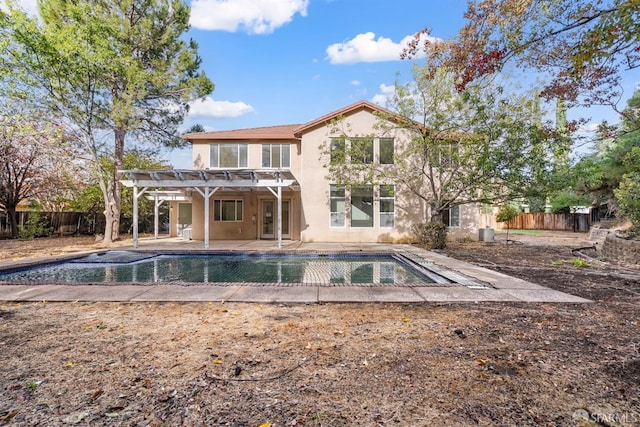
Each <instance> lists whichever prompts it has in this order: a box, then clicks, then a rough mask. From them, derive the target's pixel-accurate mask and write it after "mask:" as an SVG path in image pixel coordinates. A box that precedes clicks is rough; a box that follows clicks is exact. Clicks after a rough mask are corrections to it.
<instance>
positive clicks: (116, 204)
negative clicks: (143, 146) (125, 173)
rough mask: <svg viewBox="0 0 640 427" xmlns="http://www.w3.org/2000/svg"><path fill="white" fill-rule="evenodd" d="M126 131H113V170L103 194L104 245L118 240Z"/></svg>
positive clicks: (119, 129)
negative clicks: (121, 177) (121, 171)
mask: <svg viewBox="0 0 640 427" xmlns="http://www.w3.org/2000/svg"><path fill="white" fill-rule="evenodd" d="M126 134H127V131H126V130H124V129H121V128H118V129H116V130H115V152H114V159H113V170H112V171H111V173H110V174H109V178H108V180H107V191H106V194H105V196H106V197H105V211H104V216H105V220H106V223H105V228H104V243H110V242H113V241H116V240H118V239H119V238H120V209H121V207H120V201H121V193H122V184H121V183H120V176H121V174H120V172H119V171H120V170H121V169H122V164H123V159H124V139H125V136H126Z"/></svg>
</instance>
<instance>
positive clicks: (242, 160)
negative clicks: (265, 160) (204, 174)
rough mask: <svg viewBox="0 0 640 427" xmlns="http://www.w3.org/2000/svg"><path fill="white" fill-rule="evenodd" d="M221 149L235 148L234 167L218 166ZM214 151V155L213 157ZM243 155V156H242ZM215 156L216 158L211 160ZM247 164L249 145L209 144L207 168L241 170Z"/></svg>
mask: <svg viewBox="0 0 640 427" xmlns="http://www.w3.org/2000/svg"><path fill="white" fill-rule="evenodd" d="M223 147H236V149H237V150H238V157H237V159H236V160H237V162H236V165H235V166H220V152H221V148H223ZM214 151H215V153H216V154H215V155H214ZM243 154H244V156H243ZM214 156H216V157H217V158H216V159H215V161H214V159H213V157H214ZM248 162H249V144H240V143H214V144H209V168H210V169H243V168H246V167H247V166H248Z"/></svg>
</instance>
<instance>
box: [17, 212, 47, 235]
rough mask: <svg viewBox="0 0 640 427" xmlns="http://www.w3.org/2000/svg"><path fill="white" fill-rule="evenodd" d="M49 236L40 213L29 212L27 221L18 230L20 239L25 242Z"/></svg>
mask: <svg viewBox="0 0 640 427" xmlns="http://www.w3.org/2000/svg"><path fill="white" fill-rule="evenodd" d="M47 236H49V229H48V227H47V223H46V220H45V218H43V217H42V215H40V212H29V215H27V220H26V221H25V222H24V226H23V227H22V230H20V238H21V239H25V240H33V239H35V238H36V237H47Z"/></svg>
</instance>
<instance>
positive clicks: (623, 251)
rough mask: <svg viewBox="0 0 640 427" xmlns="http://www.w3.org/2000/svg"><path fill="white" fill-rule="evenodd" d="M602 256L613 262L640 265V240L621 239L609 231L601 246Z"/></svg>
mask: <svg viewBox="0 0 640 427" xmlns="http://www.w3.org/2000/svg"><path fill="white" fill-rule="evenodd" d="M602 256H603V257H604V259H605V260H606V261H608V262H611V263H614V264H636V265H640V241H638V240H625V239H621V238H619V237H616V236H615V234H613V233H611V234H609V235H607V238H606V239H605V241H604V245H603V246H602Z"/></svg>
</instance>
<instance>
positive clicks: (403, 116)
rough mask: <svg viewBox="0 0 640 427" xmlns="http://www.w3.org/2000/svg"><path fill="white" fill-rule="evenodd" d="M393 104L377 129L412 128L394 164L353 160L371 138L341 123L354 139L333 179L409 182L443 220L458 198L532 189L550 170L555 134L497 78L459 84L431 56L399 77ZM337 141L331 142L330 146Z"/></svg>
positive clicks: (334, 163)
mask: <svg viewBox="0 0 640 427" xmlns="http://www.w3.org/2000/svg"><path fill="white" fill-rule="evenodd" d="M387 107H388V109H389V111H388V113H383V114H379V123H378V129H377V130H376V131H377V135H376V136H380V135H385V134H389V133H391V132H401V134H404V135H406V137H405V138H403V140H399V141H398V143H397V145H396V146H395V147H394V149H395V154H394V161H393V165H388V164H381V163H380V162H364V161H354V159H362V158H363V157H366V153H365V152H363V147H366V145H363V144H354V143H353V141H354V140H357V139H356V137H358V136H359V135H352V134H350V130H349V129H344V126H341V124H340V123H339V122H338V123H336V124H335V126H334V127H335V132H334V135H335V136H342V137H343V138H344V140H345V141H351V143H349V144H343V151H344V152H343V153H342V155H340V156H336V155H334V156H333V157H332V158H331V161H330V162H328V164H327V165H326V166H327V168H328V170H329V174H330V176H331V179H332V180H333V182H336V183H338V184H345V185H348V184H351V185H353V184H356V185H357V184H363V183H368V184H388V183H394V184H395V185H399V186H403V187H405V188H406V189H408V190H409V191H410V192H411V193H413V194H414V195H415V196H416V197H417V198H419V199H421V200H422V201H423V202H424V203H425V204H426V205H427V206H428V207H429V210H430V215H431V217H430V221H433V222H441V221H442V214H443V212H444V211H445V210H447V209H450V208H453V207H456V206H459V205H463V204H468V203H476V202H480V203H501V202H504V201H507V200H514V199H516V198H519V197H522V196H524V195H527V194H530V193H532V192H533V191H534V190H535V189H536V188H539V187H538V186H537V185H534V183H538V182H540V180H541V179H542V178H544V177H545V176H547V175H548V174H547V170H548V168H549V167H550V159H549V155H548V152H549V144H550V142H549V141H550V139H549V138H547V137H546V136H545V133H544V132H543V129H542V128H541V125H540V123H541V119H540V116H539V114H540V111H539V110H538V108H535V102H534V101H533V100H532V99H531V98H530V97H527V96H525V95H519V94H516V93H512V92H509V91H506V90H505V88H504V87H502V86H499V85H498V84H497V83H496V82H495V81H478V82H475V83H473V84H469V85H467V86H466V87H465V88H464V90H462V91H459V90H458V89H457V88H456V85H455V76H454V75H453V74H452V73H450V72H448V71H447V70H446V69H443V68H439V67H437V66H433V64H431V63H429V62H428V63H427V64H426V65H424V66H422V67H416V68H415V69H414V80H413V82H411V83H409V84H407V85H400V84H396V88H395V94H394V95H393V96H392V97H391V98H390V99H389V100H388V103H387ZM360 137H362V135H360ZM365 137H366V136H365ZM334 140H335V139H334ZM331 148H332V147H330V143H329V142H327V143H326V145H325V146H324V153H325V154H326V155H329V154H331Z"/></svg>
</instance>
